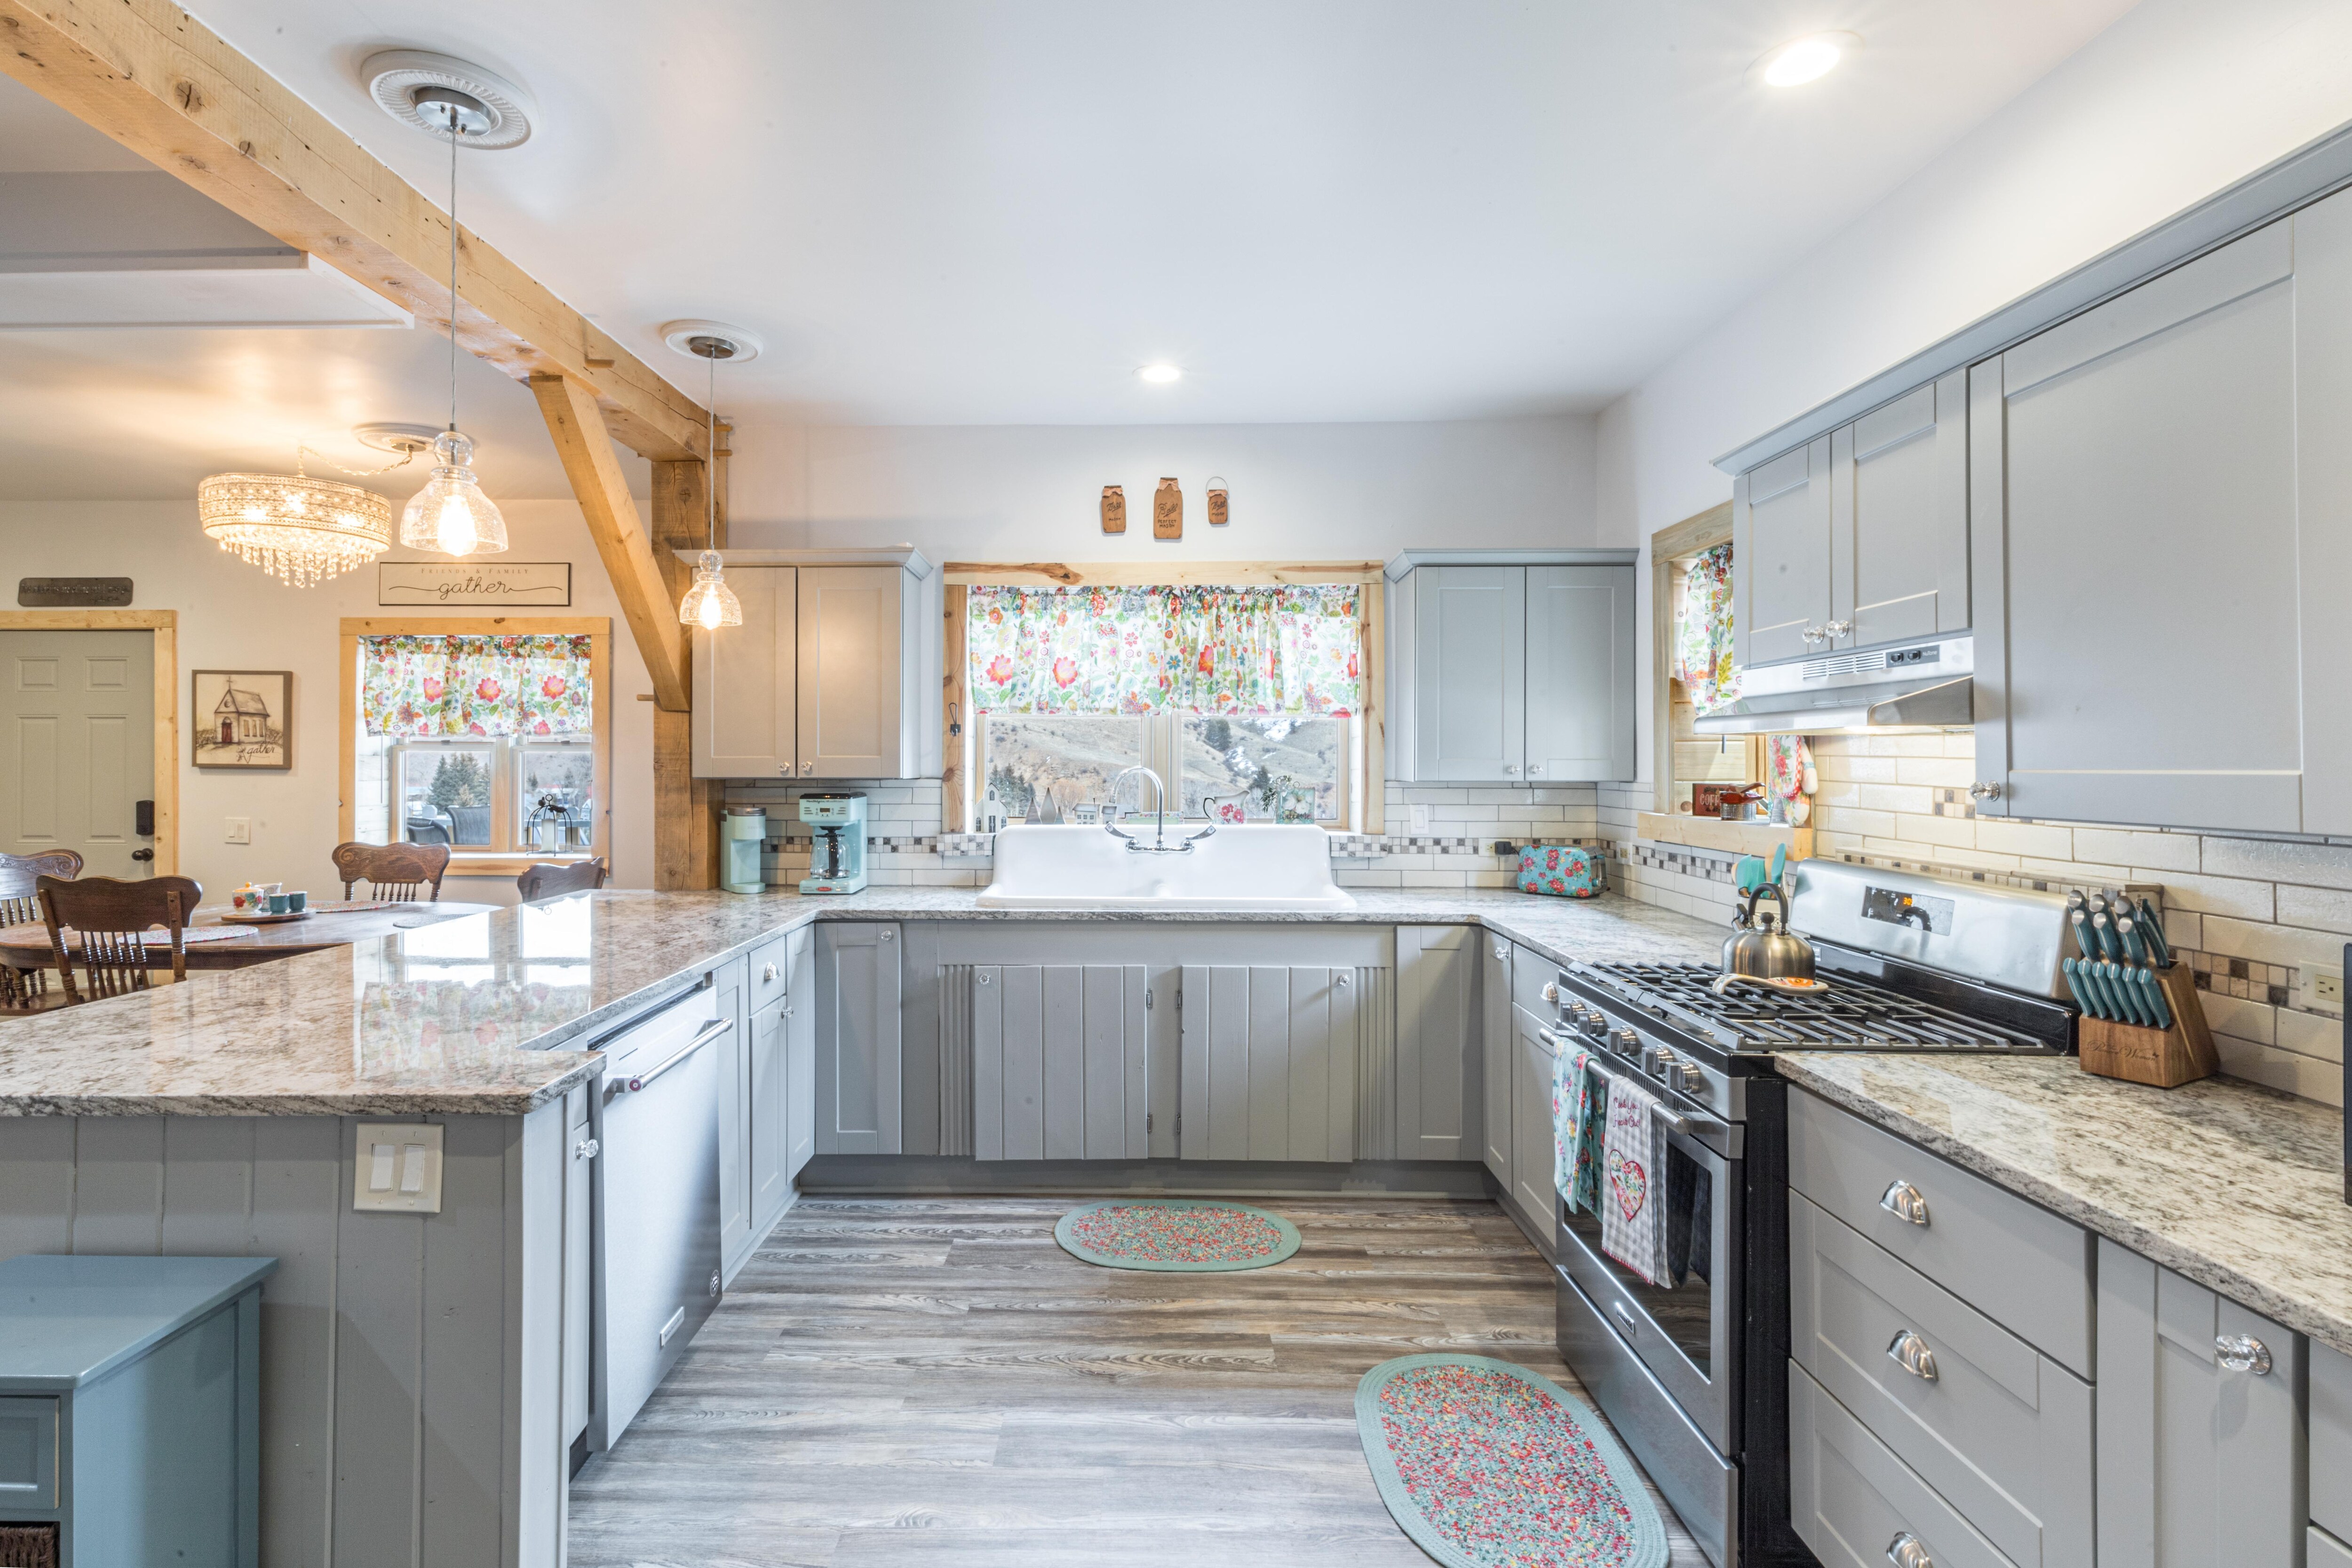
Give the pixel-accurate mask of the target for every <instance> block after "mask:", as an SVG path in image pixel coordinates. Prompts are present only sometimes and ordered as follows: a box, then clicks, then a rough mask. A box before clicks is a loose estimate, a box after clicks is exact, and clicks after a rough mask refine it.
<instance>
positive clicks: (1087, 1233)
mask: <svg viewBox="0 0 2352 1568" xmlns="http://www.w3.org/2000/svg"><path fill="white" fill-rule="evenodd" d="M1054 1239H1055V1241H1057V1242H1059V1243H1060V1244H1061V1247H1062V1250H1063V1251H1065V1252H1066V1253H1068V1254H1069V1255H1070V1256H1071V1257H1073V1258H1077V1259H1079V1260H1081V1261H1082V1262H1087V1263H1094V1264H1099V1265H1100V1266H1101V1267H1103V1268H1140V1269H1148V1270H1150V1271H1152V1272H1155V1273H1164V1274H1225V1273H1234V1272H1236V1271H1238V1270H1241V1269H1244V1268H1270V1267H1272V1266H1273V1265H1275V1264H1276V1263H1279V1262H1281V1261H1282V1260H1283V1259H1284V1258H1288V1257H1289V1256H1290V1255H1291V1254H1293V1253H1295V1252H1297V1250H1298V1227H1297V1226H1295V1225H1293V1224H1291V1223H1290V1222H1289V1221H1288V1220H1286V1219H1285V1218H1283V1217H1282V1216H1281V1215H1277V1214H1268V1213H1267V1212H1266V1211H1265V1210H1264V1209H1261V1208H1252V1207H1251V1206H1250V1205H1247V1204H1223V1203H1202V1202H1198V1201H1195V1200H1193V1199H1191V1198H1108V1199H1105V1200H1104V1201H1103V1202H1101V1203H1094V1204H1087V1205H1084V1206H1083V1207H1080V1208H1075V1209H1072V1210H1071V1211H1070V1212H1069V1213H1067V1214H1066V1215H1063V1216H1062V1217H1061V1218H1060V1219H1059V1220H1057V1221H1055V1225H1054Z"/></svg>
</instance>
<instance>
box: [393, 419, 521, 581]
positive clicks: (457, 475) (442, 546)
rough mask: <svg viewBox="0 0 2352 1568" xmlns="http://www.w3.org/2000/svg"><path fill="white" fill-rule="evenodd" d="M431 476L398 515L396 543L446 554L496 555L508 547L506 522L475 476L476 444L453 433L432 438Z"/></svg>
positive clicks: (446, 431) (451, 431)
mask: <svg viewBox="0 0 2352 1568" xmlns="http://www.w3.org/2000/svg"><path fill="white" fill-rule="evenodd" d="M433 456H434V458H435V459H436V460H435V463H434V467H433V477H432V478H431V479H428V480H426V481H425V488H424V489H421V490H418V491H417V492H416V493H415V495H413V496H411V497H409V498H408V508H407V510H404V511H403V512H402V513H401V514H400V542H401V543H403V544H404V545H406V546H407V547H408V548H409V549H411V550H436V551H438V552H441V553H442V554H444V555H496V554H499V552H502V551H504V550H505V549H506V547H507V520H506V519H505V518H503V517H501V516H499V509H498V507H497V505H496V504H495V503H494V502H492V501H491V500H490V498H489V497H488V496H487V495H485V494H484V493H483V492H482V481H481V480H480V479H477V478H475V477H474V463H473V458H474V443H473V442H472V441H471V440H470V439H468V438H467V437H464V436H461V435H459V434H458V433H457V431H455V430H444V431H443V432H441V434H440V435H438V436H436V437H433Z"/></svg>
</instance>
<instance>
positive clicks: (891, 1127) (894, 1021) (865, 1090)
mask: <svg viewBox="0 0 2352 1568" xmlns="http://www.w3.org/2000/svg"><path fill="white" fill-rule="evenodd" d="M899 986H900V980H899V966H898V926H896V925H895V924H889V923H885V922H881V921H842V922H839V923H835V922H833V921H827V922H826V923H825V924H824V925H822V926H819V927H818V928H817V937H816V984H815V987H814V990H815V993H816V1040H815V1046H816V1051H815V1055H816V1071H815V1074H814V1077H815V1097H814V1098H815V1100H816V1149H815V1152H817V1153H820V1154H896V1153H898V1152H899V1132H900V1128H899V1115H898V1089H899V1044H900V1039H899V1019H898V1003H899Z"/></svg>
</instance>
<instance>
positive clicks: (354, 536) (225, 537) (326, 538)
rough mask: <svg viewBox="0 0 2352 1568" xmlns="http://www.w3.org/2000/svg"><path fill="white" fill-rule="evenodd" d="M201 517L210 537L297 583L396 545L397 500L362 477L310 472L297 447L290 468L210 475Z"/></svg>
mask: <svg viewBox="0 0 2352 1568" xmlns="http://www.w3.org/2000/svg"><path fill="white" fill-rule="evenodd" d="M401 461H402V462H405V461H407V459H406V458H403V459H401ZM399 466H400V465H399V464H398V463H395V464H394V465H393V467H394V468H398V467H399ZM196 517H197V519H198V521H200V522H201V523H202V524H203V525H204V531H205V537H206V538H207V539H210V540H213V541H214V542H216V543H218V544H219V545H220V547H221V548H222V549H223V550H226V551H229V552H232V553H234V554H236V555H240V556H242V557H244V558H245V559H246V560H247V561H248V562H250V563H253V564H254V565H256V566H258V567H260V568H261V569H262V570H263V571H264V572H267V573H268V574H270V575H271V576H273V577H279V578H283V579H284V580H285V581H287V582H289V583H291V584H293V585H294V586H296V587H298V588H310V587H315V586H316V585H318V584H320V583H323V582H325V581H326V580H327V579H328V578H330V577H340V576H341V575H342V574H344V573H346V572H349V571H352V570H353V569H354V568H356V567H361V566H364V565H366V564H367V563H369V562H371V561H373V560H374V559H375V558H376V557H377V556H379V555H381V554H383V552H384V551H385V550H387V549H389V548H390V547H391V545H392V503H391V502H390V501H388V500H384V499H383V497H382V496H380V495H377V494H376V493H375V492H374V491H373V490H363V489H360V487H359V486H357V485H347V484H342V483H340V482H338V481H337V480H334V479H312V478H311V477H310V473H309V471H308V470H307V468H305V467H304V464H303V461H302V448H300V447H297V448H295V452H294V472H293V473H292V474H290V475H288V474H215V475H213V476H212V477H211V478H210V479H206V480H205V481H204V483H202V484H200V485H198V486H197V487H196Z"/></svg>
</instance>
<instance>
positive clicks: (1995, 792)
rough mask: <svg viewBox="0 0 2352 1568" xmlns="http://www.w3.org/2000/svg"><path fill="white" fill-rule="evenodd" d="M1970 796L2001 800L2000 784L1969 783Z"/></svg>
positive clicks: (1972, 797)
mask: <svg viewBox="0 0 2352 1568" xmlns="http://www.w3.org/2000/svg"><path fill="white" fill-rule="evenodd" d="M1969 799H1970V800H1999V799H2000V785H1999V784H1983V783H1979V784H1970V785H1969Z"/></svg>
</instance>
